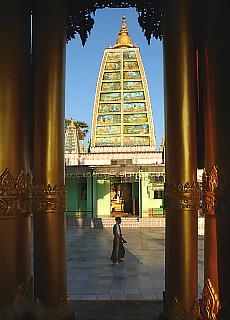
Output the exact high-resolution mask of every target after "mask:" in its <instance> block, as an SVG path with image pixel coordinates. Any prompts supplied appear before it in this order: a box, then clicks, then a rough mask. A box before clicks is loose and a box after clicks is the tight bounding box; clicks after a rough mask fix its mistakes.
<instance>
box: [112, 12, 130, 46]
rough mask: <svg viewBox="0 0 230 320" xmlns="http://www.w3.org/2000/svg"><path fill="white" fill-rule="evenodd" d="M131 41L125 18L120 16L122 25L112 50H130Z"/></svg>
mask: <svg viewBox="0 0 230 320" xmlns="http://www.w3.org/2000/svg"><path fill="white" fill-rule="evenodd" d="M132 47H133V44H132V40H131V38H130V36H129V32H128V28H127V25H126V17H125V16H122V25H121V29H120V32H119V36H118V38H117V41H116V44H115V45H114V48H132Z"/></svg>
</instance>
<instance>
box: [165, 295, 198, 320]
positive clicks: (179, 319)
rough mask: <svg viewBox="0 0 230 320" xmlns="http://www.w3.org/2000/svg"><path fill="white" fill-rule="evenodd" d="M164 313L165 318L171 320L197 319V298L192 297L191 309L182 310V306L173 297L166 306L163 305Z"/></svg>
mask: <svg viewBox="0 0 230 320" xmlns="http://www.w3.org/2000/svg"><path fill="white" fill-rule="evenodd" d="M164 313H165V315H166V318H167V319H170V320H171V319H172V320H197V319H200V305H199V301H198V299H197V298H195V299H194V302H193V306H192V309H191V311H190V312H189V311H187V310H182V307H181V305H180V303H179V301H178V299H177V298H176V297H175V298H174V300H173V302H172V304H171V305H170V306H169V307H168V308H167V307H166V306H165V308H164Z"/></svg>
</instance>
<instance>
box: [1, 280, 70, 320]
mask: <svg viewBox="0 0 230 320" xmlns="http://www.w3.org/2000/svg"><path fill="white" fill-rule="evenodd" d="M31 282H33V279H32V278H31ZM32 286H33V284H30V287H29V288H27V287H26V286H25V284H23V283H22V284H20V285H19V287H18V289H17V292H16V294H15V296H14V297H13V299H12V302H11V304H9V305H4V306H0V319H29V318H30V317H31V318H33V319H35V318H36V319H43V320H48V319H49V320H50V319H63V318H65V317H66V316H67V315H68V313H69V294H68V292H67V295H66V297H61V298H60V302H59V304H58V305H57V306H56V307H55V308H48V307H46V306H44V305H43V304H42V303H41V302H40V301H39V300H38V299H36V298H34V297H33V292H31V288H32Z"/></svg>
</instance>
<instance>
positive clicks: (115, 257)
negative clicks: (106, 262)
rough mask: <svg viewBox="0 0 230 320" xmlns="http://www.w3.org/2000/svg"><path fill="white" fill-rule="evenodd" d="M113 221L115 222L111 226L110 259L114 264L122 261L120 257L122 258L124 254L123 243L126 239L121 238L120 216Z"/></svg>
mask: <svg viewBox="0 0 230 320" xmlns="http://www.w3.org/2000/svg"><path fill="white" fill-rule="evenodd" d="M115 221H116V223H115V225H114V226H113V250H112V254H111V258H110V260H112V261H113V262H114V263H116V264H119V263H120V262H122V261H123V260H122V259H121V258H124V256H125V248H124V245H123V243H126V241H125V240H124V239H123V238H122V233H121V227H120V224H121V218H120V217H116V218H115Z"/></svg>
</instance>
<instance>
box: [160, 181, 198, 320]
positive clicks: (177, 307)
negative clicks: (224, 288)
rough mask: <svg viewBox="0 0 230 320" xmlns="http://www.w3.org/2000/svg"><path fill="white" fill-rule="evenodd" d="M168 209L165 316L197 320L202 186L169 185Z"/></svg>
mask: <svg viewBox="0 0 230 320" xmlns="http://www.w3.org/2000/svg"><path fill="white" fill-rule="evenodd" d="M165 208H166V252H165V255H166V257H165V268H166V279H165V294H164V313H165V316H166V318H167V319H170V320H174V319H191V320H196V319H198V318H199V316H200V307H199V302H198V298H197V297H196V294H198V267H197V263H198V257H197V255H198V253H197V252H198V246H197V244H198V240H197V232H198V227H197V225H198V222H197V221H198V220H197V210H198V208H199V185H198V183H197V182H193V183H188V182H187V183H185V184H182V183H179V184H176V183H171V184H170V183H166V184H165ZM179 209H180V210H179Z"/></svg>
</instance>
